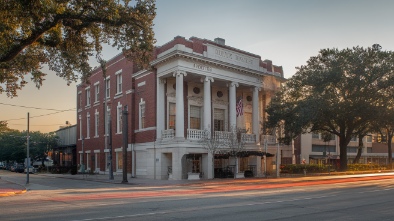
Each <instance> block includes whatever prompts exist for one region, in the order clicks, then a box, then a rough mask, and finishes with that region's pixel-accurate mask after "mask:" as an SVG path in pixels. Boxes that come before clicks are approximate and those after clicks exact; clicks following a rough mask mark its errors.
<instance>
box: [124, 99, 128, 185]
mask: <svg viewBox="0 0 394 221" xmlns="http://www.w3.org/2000/svg"><path fill="white" fill-rule="evenodd" d="M122 115H123V118H122V121H123V125H122V126H123V128H122V134H123V169H122V171H123V181H122V183H128V181H127V147H128V143H129V142H128V136H129V133H128V120H127V115H128V112H127V105H125V106H124V109H123V112H122Z"/></svg>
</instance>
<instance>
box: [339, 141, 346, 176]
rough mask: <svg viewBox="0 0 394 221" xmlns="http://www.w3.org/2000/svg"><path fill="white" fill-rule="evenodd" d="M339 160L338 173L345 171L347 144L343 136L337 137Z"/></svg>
mask: <svg viewBox="0 0 394 221" xmlns="http://www.w3.org/2000/svg"><path fill="white" fill-rule="evenodd" d="M339 158H340V161H339V162H340V163H341V165H340V168H339V170H340V171H346V170H347V143H346V139H345V136H343V137H339Z"/></svg>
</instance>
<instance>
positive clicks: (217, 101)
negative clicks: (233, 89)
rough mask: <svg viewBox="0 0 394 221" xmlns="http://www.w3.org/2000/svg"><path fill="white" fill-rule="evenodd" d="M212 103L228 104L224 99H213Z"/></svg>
mask: <svg viewBox="0 0 394 221" xmlns="http://www.w3.org/2000/svg"><path fill="white" fill-rule="evenodd" d="M213 103H214V104H219V105H228V102H226V101H224V100H219V99H213Z"/></svg>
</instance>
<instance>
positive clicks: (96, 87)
mask: <svg viewBox="0 0 394 221" xmlns="http://www.w3.org/2000/svg"><path fill="white" fill-rule="evenodd" d="M99 100H100V84H99V83H96V84H94V103H97V102H99Z"/></svg>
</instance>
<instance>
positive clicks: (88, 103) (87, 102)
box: [86, 88, 90, 106]
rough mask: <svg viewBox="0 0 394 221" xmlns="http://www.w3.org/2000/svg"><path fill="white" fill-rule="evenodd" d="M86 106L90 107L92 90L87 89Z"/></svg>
mask: <svg viewBox="0 0 394 221" xmlns="http://www.w3.org/2000/svg"><path fill="white" fill-rule="evenodd" d="M86 106H90V88H89V89H86Z"/></svg>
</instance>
